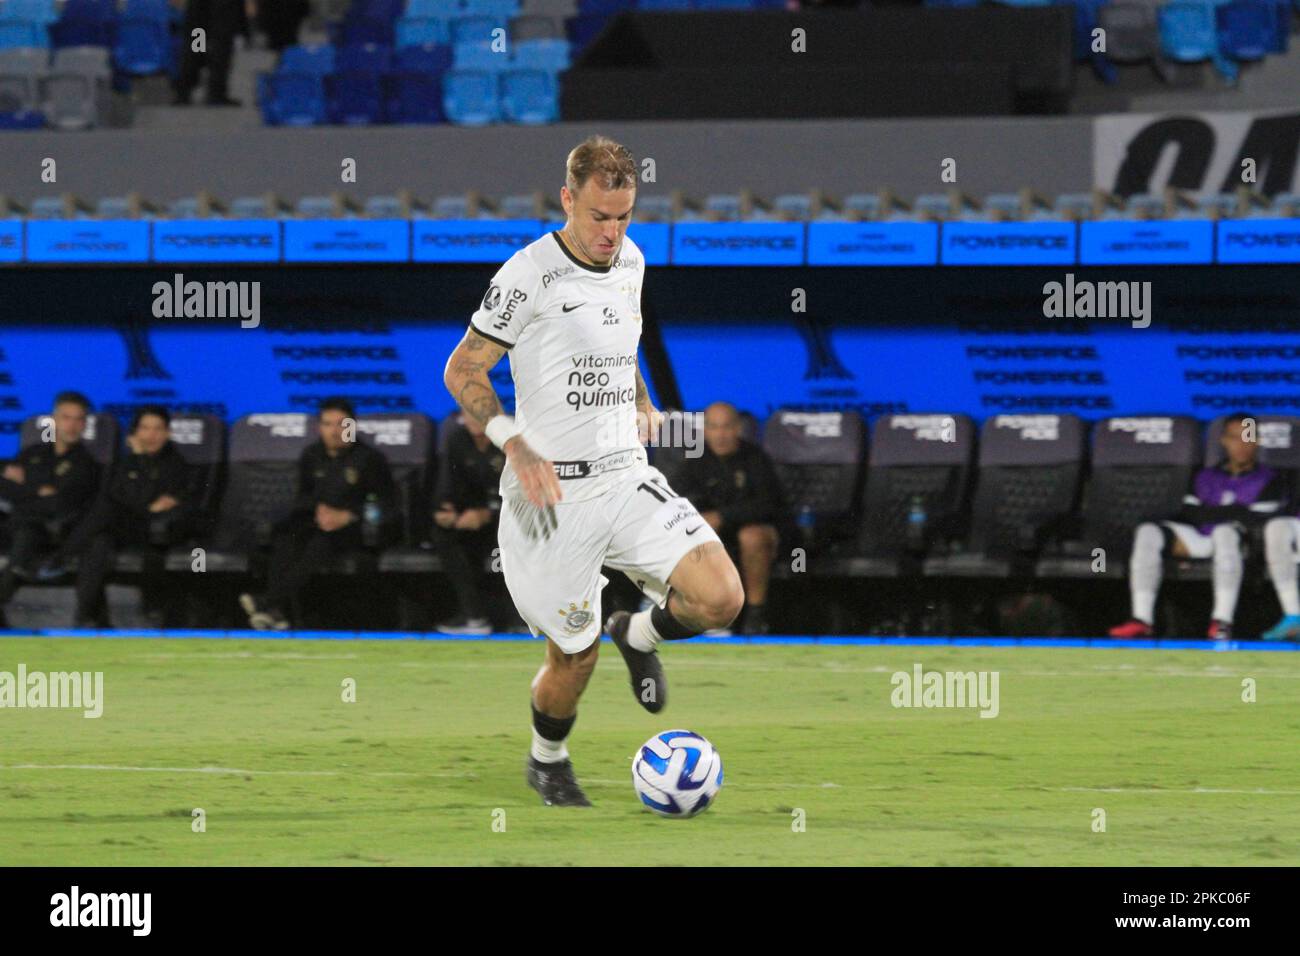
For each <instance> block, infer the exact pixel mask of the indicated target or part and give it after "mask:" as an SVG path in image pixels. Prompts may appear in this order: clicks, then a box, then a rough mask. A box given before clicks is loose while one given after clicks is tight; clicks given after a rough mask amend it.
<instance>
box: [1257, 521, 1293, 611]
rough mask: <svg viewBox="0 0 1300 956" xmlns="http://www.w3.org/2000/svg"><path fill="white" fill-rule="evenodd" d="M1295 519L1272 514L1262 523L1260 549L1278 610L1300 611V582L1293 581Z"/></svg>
mask: <svg viewBox="0 0 1300 956" xmlns="http://www.w3.org/2000/svg"><path fill="white" fill-rule="evenodd" d="M1296 530H1297V528H1296V521H1295V519H1294V518H1274V519H1273V520H1272V521H1270V522H1269V523H1268V524H1266V525H1265V526H1264V545H1265V547H1264V553H1265V554H1266V555H1267V556H1268V573H1269V576H1270V577H1271V578H1272V579H1273V589H1274V590H1275V591H1277V600H1278V603H1279V604H1281V605H1282V613H1283V614H1285V615H1287V616H1288V617H1294V616H1296V615H1300V586H1297V584H1296Z"/></svg>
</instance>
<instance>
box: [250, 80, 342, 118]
mask: <svg viewBox="0 0 1300 956" xmlns="http://www.w3.org/2000/svg"><path fill="white" fill-rule="evenodd" d="M257 101H258V105H259V106H260V107H261V109H262V119H263V120H264V121H265V122H266V124H267V125H268V126H313V125H316V124H319V123H324V122H325V120H326V118H327V116H328V110H327V108H326V103H325V84H324V81H323V80H322V78H321V77H320V76H316V75H313V74H308V73H264V74H262V75H260V76H259V77H258V78H257Z"/></svg>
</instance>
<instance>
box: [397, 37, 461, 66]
mask: <svg viewBox="0 0 1300 956" xmlns="http://www.w3.org/2000/svg"><path fill="white" fill-rule="evenodd" d="M449 69H451V47H449V46H445V45H442V44H438V43H424V44H421V45H420V46H405V47H399V48H398V49H397V51H396V52H395V54H394V57H393V72H395V73H443V72H445V71H447V70H449Z"/></svg>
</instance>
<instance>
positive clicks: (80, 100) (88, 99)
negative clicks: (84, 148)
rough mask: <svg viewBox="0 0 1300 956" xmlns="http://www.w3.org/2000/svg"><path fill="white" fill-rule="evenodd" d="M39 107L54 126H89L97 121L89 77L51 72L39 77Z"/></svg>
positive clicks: (69, 127) (60, 127)
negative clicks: (42, 77)
mask: <svg viewBox="0 0 1300 956" xmlns="http://www.w3.org/2000/svg"><path fill="white" fill-rule="evenodd" d="M41 111H42V112H43V113H45V116H46V121H47V122H48V123H49V125H50V126H51V127H53V128H54V129H65V130H78V129H91V128H93V127H94V126H95V125H96V124H97V123H98V121H99V111H98V109H97V108H96V83H95V80H94V78H93V77H90V76H85V75H81V74H74V73H52V74H51V75H49V76H47V77H46V78H45V79H43V80H42V81H41Z"/></svg>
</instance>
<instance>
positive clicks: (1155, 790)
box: [1056, 787, 1300, 797]
mask: <svg viewBox="0 0 1300 956" xmlns="http://www.w3.org/2000/svg"><path fill="white" fill-rule="evenodd" d="M1056 789H1057V790H1059V791H1061V792H1063V793H1175V794H1178V793H1235V794H1244V795H1246V796H1280V797H1282V796H1285V797H1293V796H1300V790H1265V789H1264V788H1263V787H1257V788H1255V789H1254V790H1231V789H1227V788H1220V787H1181V788H1177V787H1152V788H1147V787H1131V788H1130V787H1057V788H1056Z"/></svg>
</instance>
